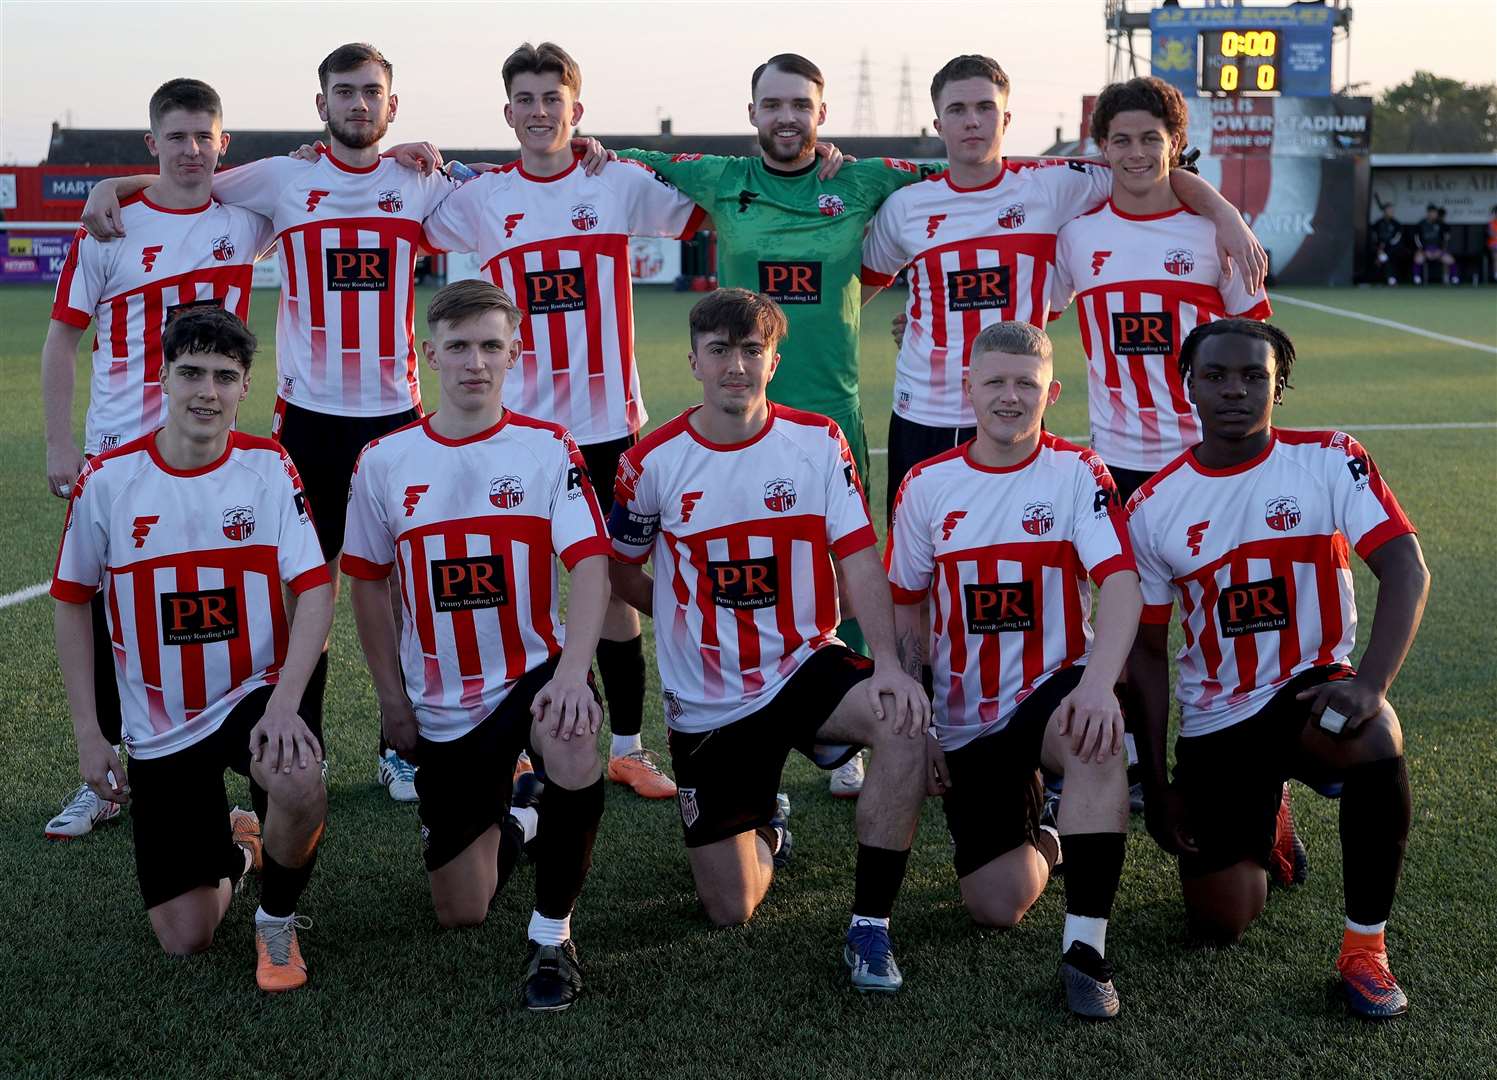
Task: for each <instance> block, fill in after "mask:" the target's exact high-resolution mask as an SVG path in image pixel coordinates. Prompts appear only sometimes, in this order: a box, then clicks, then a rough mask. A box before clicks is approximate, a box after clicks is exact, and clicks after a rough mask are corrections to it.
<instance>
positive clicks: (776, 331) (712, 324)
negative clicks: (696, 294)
mask: <svg viewBox="0 0 1497 1080" xmlns="http://www.w3.org/2000/svg"><path fill="white" fill-rule="evenodd" d="M690 322H691V347H692V349H695V348H696V347H697V338H698V337H700V336H701V335H702V334H710V333H712V332H713V331H714V330H723V331H726V332H727V335H728V341H729V342H730V343H736V342H739V341H744V340H746V339H747V338H748V336H749V335H750V334H752V333H754V332H755V331H756V330H757V331H758V332H759V334H760V336H762V337H763V338H764V340H765V342H766V343H768V342H781V341H784V340H785V338H786V337H787V336H789V334H790V320H789V319H787V318H785V312H784V311H782V310H781V309H780V305H779V304H777V303H775V302H774V301H773V300H771V299H770V298H769V297H767V296H765V295H764V294H763V293H756V292H749V290H747V289H717V290H715V291H713V292H710V293H708V294H707V295H706V296H704V297H702V298H701V299H700V300H698V301H697V302H696V304H695V305H694V306H693V307H692V309H691V316H690Z"/></svg>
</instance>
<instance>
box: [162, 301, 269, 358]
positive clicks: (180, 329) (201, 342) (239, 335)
mask: <svg viewBox="0 0 1497 1080" xmlns="http://www.w3.org/2000/svg"><path fill="white" fill-rule="evenodd" d="M258 346H259V342H258V341H256V340H255V335H254V334H253V333H251V332H250V328H249V327H247V326H245V325H244V323H242V322H240V321H239V316H237V315H235V314H234V313H233V312H232V311H227V310H225V309H224V308H221V307H215V306H212V305H209V304H204V305H203V306H202V307H190V308H187V309H185V310H184V311H183V312H182V313H181V314H180V315H176V316H174V317H173V318H172V320H171V321H170V322H168V323H167V324H166V329H165V330H164V331H163V332H162V334H161V353H162V356H164V357H165V359H166V362H167V363H168V364H170V363H171V362H172V361H173V360H176V359H178V358H179V357H181V356H184V355H186V354H188V353H218V354H219V355H220V356H227V357H229V358H230V359H231V360H238V361H239V363H240V364H242V365H243V366H244V370H245V372H246V373H248V372H249V369H250V361H252V360H254V358H255V349H256V348H257V347H258Z"/></svg>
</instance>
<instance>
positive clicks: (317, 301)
mask: <svg viewBox="0 0 1497 1080" xmlns="http://www.w3.org/2000/svg"><path fill="white" fill-rule="evenodd" d="M452 190H453V185H452V182H451V181H449V180H448V179H447V178H446V177H445V176H443V175H442V174H441V173H433V174H432V175H430V176H422V175H421V173H420V172H418V171H417V170H415V169H408V168H406V167H405V166H403V165H401V164H399V163H398V162H396V160H395V159H394V158H387V157H385V158H380V159H379V160H378V161H377V162H375V163H374V164H373V165H370V166H368V167H367V168H355V167H353V166H351V165H345V164H343V163H342V162H341V161H339V160H338V159H337V158H335V157H333V156H332V154H330V153H328V152H327V151H325V150H324V151H323V152H322V155H321V157H319V158H318V159H317V161H315V162H306V161H299V160H296V159H293V158H289V157H276V158H265V159H264V160H262V161H254V162H251V163H250V164H248V165H241V166H239V167H238V168H235V169H229V170H228V171H227V172H221V173H219V174H217V175H216V176H214V178H213V194H214V195H215V196H216V197H218V198H220V199H223V200H224V201H225V202H228V203H233V204H234V205H236V206H243V207H244V208H246V209H248V210H253V211H255V212H256V213H258V214H262V215H264V216H265V217H267V218H270V219H271V221H272V222H273V223H274V226H275V233H276V253H277V258H278V259H279V260H280V267H281V308H280V312H279V314H278V316H277V318H276V367H277V369H278V374H279V376H280V385H279V388H278V393H279V394H280V396H281V398H282V399H283V400H285V401H289V402H291V403H292V404H293V405H299V406H301V407H302V408H304V409H311V410H312V411H314V412H319V413H326V414H328V415H331V416H388V415H390V414H391V413H397V412H405V411H406V410H408V409H413V408H420V406H421V385H420V382H419V381H418V379H417V374H416V339H415V333H414V315H415V291H416V276H415V266H416V255H417V254H418V251H419V249H420V246H421V242H422V234H421V221H422V219H423V218H425V217H426V216H427V215H428V214H430V213H431V212H432V211H433V210H434V209H436V207H437V206H438V205H439V204H440V203H441V201H442V200H443V199H445V198H446V197H447V196H448V194H450V193H451V192H452Z"/></svg>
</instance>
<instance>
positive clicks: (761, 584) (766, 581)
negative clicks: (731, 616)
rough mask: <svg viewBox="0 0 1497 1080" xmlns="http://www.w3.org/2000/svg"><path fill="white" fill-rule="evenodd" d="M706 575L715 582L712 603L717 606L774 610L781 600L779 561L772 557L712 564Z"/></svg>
mask: <svg viewBox="0 0 1497 1080" xmlns="http://www.w3.org/2000/svg"><path fill="white" fill-rule="evenodd" d="M707 576H708V578H709V579H710V580H711V582H712V602H713V603H714V604H716V605H717V606H718V607H725V608H740V609H742V608H749V609H752V608H764V607H772V606H774V604H776V603H777V602H778V601H779V598H780V578H779V560H778V559H777V558H776V557H775V556H773V555H766V556H765V557H764V558H762V559H729V560H724V561H722V562H716V561H709V562H708V563H707Z"/></svg>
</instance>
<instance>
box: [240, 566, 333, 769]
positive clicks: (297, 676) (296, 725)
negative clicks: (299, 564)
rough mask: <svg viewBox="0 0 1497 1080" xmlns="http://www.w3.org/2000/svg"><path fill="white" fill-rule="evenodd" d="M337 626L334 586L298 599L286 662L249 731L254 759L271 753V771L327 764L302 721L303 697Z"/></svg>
mask: <svg viewBox="0 0 1497 1080" xmlns="http://www.w3.org/2000/svg"><path fill="white" fill-rule="evenodd" d="M332 625H333V587H332V585H331V584H328V585H318V586H317V587H316V588H313V589H308V590H307V591H306V592H304V593H301V594H300V595H298V596H297V598H296V614H295V615H293V616H292V618H291V636H290V639H289V640H288V642H287V644H286V662H285V663H284V664H282V665H281V677H280V680H279V681H278V682H277V683H276V688H275V690H273V691H272V692H271V695H270V700H269V701H267V702H266V703H265V715H264V716H262V717H260V721H259V723H257V724H256V725H255V726H254V727H253V728H252V729H250V737H249V751H250V757H251V758H253V759H254V760H255V761H257V762H261V761H264V760H265V756H266V754H269V755H270V761H269V765H270V768H271V771H272V772H275V771H279V772H283V773H289V772H290V771H291V767H292V765H293V764H295V765H296V767H297V768H301V769H306V768H310V767H311V766H312V765H314V764H315V763H317V762H319V761H321V760H322V744H321V743H320V742H318V740H317V737H316V736H315V735H313V734H312V730H311V728H309V727H307V723H306V721H305V720H303V719H302V718H301V715H300V713H299V710H300V708H301V698H302V694H303V693H304V692H305V691H306V689H307V680H308V679H309V678H311V676H312V668H313V667H315V666H316V664H317V658H318V656H320V655H321V653H322V645H323V642H325V641H327V634H328V630H329V629H331V628H332Z"/></svg>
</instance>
